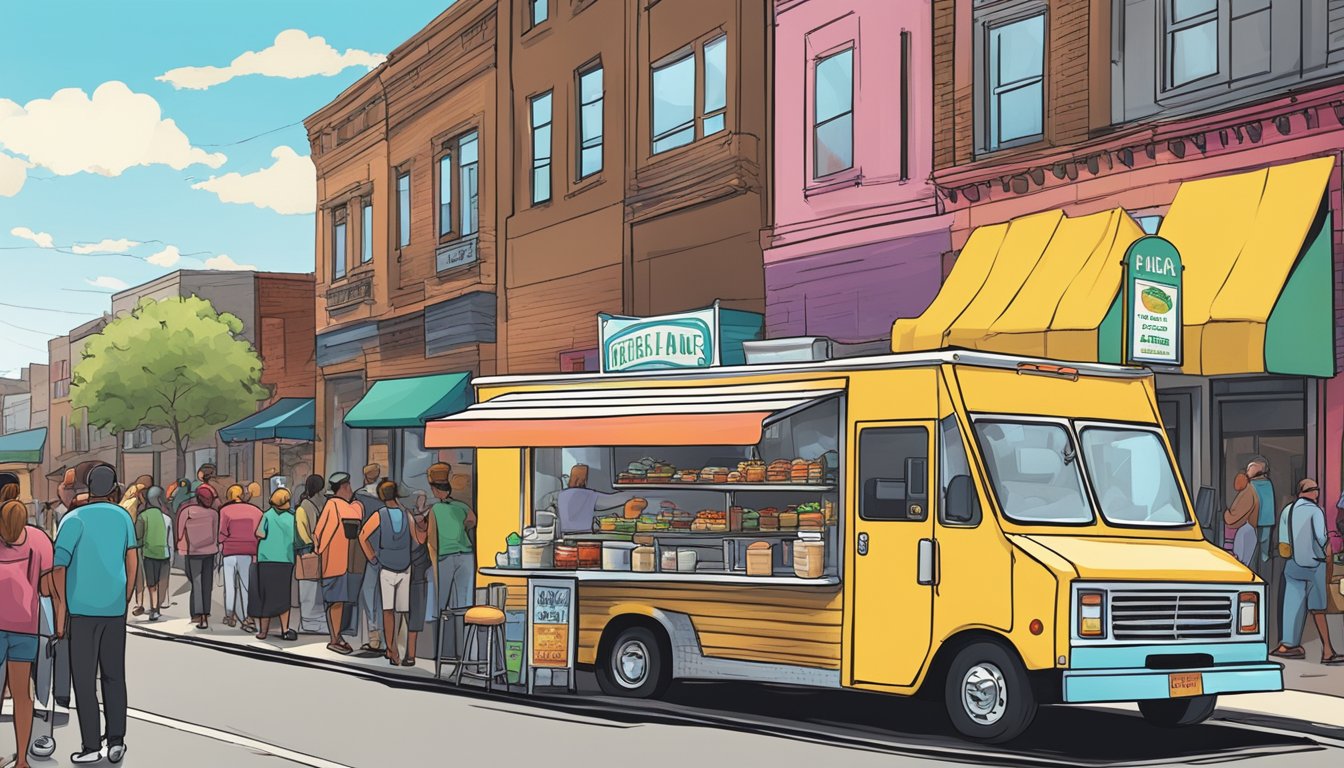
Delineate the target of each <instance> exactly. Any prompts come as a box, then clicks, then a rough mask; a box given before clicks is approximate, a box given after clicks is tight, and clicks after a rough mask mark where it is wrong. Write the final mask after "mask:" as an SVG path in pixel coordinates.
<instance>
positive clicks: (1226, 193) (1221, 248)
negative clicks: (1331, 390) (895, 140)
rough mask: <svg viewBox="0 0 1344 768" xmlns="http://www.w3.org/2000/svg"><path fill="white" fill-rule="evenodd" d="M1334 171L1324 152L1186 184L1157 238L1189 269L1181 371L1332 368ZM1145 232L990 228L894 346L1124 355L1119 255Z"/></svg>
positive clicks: (1112, 223) (1064, 219)
mask: <svg viewBox="0 0 1344 768" xmlns="http://www.w3.org/2000/svg"><path fill="white" fill-rule="evenodd" d="M1333 169H1334V159H1333V158H1331V157H1324V158H1317V159H1314V160H1307V161H1303V162H1299V163H1294V164H1290V165H1284V166H1277V167H1273V168H1268V169H1263V170H1258V171H1252V172H1249V173H1241V174H1236V175H1232V176H1225V177H1220V178H1214V179H1205V180H1199V181H1192V182H1186V183H1184V184H1182V185H1181V187H1180V189H1179V190H1178V192H1177V194H1176V199H1175V201H1174V202H1173V203H1172V205H1171V209H1170V212H1169V213H1168V215H1167V217H1166V219H1165V220H1164V221H1163V223H1162V229H1161V235H1162V236H1163V237H1165V238H1166V239H1168V240H1170V241H1171V242H1172V243H1173V244H1174V245H1175V246H1176V248H1177V249H1178V250H1179V251H1180V253H1181V257H1182V261H1183V263H1184V265H1185V274H1184V281H1183V282H1184V288H1183V290H1184V294H1183V296H1182V303H1183V305H1184V324H1185V331H1184V333H1185V337H1184V350H1185V361H1184V365H1183V367H1182V371H1183V372H1185V373H1189V374H1197V375H1221V374H1234V373H1263V372H1266V371H1268V372H1274V373H1293V374H1298V375H1333V371H1334V356H1333V347H1332V344H1333V317H1332V316H1331V315H1330V311H1331V306H1332V304H1333V300H1332V296H1331V294H1330V293H1329V286H1330V284H1331V281H1332V276H1331V268H1330V266H1329V264H1328V262H1329V237H1330V232H1329V231H1328V227H1327V228H1326V230H1325V231H1324V234H1323V235H1322V229H1321V226H1320V222H1319V221H1318V217H1320V216H1322V207H1321V203H1322V199H1323V197H1324V195H1325V192H1326V189H1327V185H1328V182H1329V178H1330V174H1331V173H1332V172H1333ZM1142 236H1143V231H1142V230H1141V228H1140V227H1139V225H1138V224H1137V223H1136V222H1135V221H1134V219H1133V218H1131V217H1130V216H1129V214H1127V213H1126V212H1125V211H1124V210H1122V209H1118V208H1117V209H1115V210H1111V211H1104V212H1102V213H1097V214H1092V215H1090V216H1080V217H1076V218H1073V217H1069V216H1066V215H1064V214H1063V213H1061V212H1059V211H1049V212H1046V213H1039V214H1034V215H1031V216H1025V217H1022V218H1019V219H1015V220H1013V221H1011V222H1009V223H1007V224H994V225H988V226H983V227H980V228H978V229H976V230H975V231H974V232H972V233H971V236H970V238H969V239H968V240H967V241H966V245H965V247H964V248H963V249H962V251H961V254H960V256H959V257H958V258H957V262H956V265H955V266H954V267H953V269H952V273H951V274H950V275H949V276H948V279H947V282H946V283H945V284H944V286H943V288H942V290H940V291H939V293H938V296H937V297H936V298H935V299H934V301H933V303H932V304H931V305H930V306H929V308H928V310H926V311H925V312H924V314H923V315H921V316H919V317H917V318H902V319H898V320H897V321H896V323H895V324H894V325H893V327H892V349H893V351H895V352H912V351H918V350H929V349H938V348H943V347H963V348H970V349H982V350H986V351H994V352H1004V353H1008V354H1018V355H1025V356H1039V357H1048V358H1055V359H1059V360H1076V361H1102V362H1118V361H1119V358H1120V355H1121V352H1122V349H1121V347H1122V344H1123V341H1122V339H1121V338H1120V334H1121V318H1120V316H1119V312H1118V310H1119V295H1120V289H1121V280H1122V277H1123V272H1124V270H1123V267H1122V260H1123V257H1124V254H1125V251H1126V250H1127V249H1128V248H1129V246H1130V245H1132V244H1133V243H1134V241H1135V240H1137V239H1139V238H1140V237H1142ZM1271 320H1273V321H1274V322H1271ZM1267 338H1268V339H1269V343H1268V344H1267Z"/></svg>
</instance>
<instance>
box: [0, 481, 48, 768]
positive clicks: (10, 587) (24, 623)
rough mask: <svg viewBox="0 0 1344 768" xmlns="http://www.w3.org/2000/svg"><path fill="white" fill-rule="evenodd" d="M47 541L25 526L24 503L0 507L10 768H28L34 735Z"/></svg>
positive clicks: (0, 645) (1, 643)
mask: <svg viewBox="0 0 1344 768" xmlns="http://www.w3.org/2000/svg"><path fill="white" fill-rule="evenodd" d="M53 556H54V552H53V547H52V543H51V539H49V538H47V534H46V533H45V532H44V531H43V530H42V529H41V528H38V527H36V526H32V525H28V509H27V508H26V507H24V505H23V503H22V502H18V501H13V500H11V501H6V502H5V503H4V505H3V506H0V594H3V595H4V596H5V599H4V600H0V660H3V662H4V664H5V672H6V675H7V677H8V679H9V680H12V681H15V684H14V685H10V686H9V688H10V694H11V696H12V698H13V700H14V739H15V744H17V745H18V749H17V750H16V752H15V755H14V759H15V761H16V762H15V763H14V766H15V767H16V768H28V765H29V763H28V742H29V741H30V740H31V738H32V734H33V697H32V694H31V693H30V692H29V687H28V680H29V678H30V677H31V676H32V674H33V663H34V662H35V661H37V648H38V637H37V633H38V624H39V620H40V617H41V604H40V595H41V593H42V591H43V590H42V588H41V587H42V582H43V577H44V576H46V575H47V574H49V573H50V572H51V568H52V558H53Z"/></svg>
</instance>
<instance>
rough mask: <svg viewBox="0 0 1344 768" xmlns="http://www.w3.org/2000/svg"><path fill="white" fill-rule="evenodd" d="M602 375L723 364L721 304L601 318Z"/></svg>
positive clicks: (598, 322) (599, 318) (601, 315)
mask: <svg viewBox="0 0 1344 768" xmlns="http://www.w3.org/2000/svg"><path fill="white" fill-rule="evenodd" d="M597 324H598V336H599V338H600V339H601V341H602V350H601V353H602V361H601V362H602V372H603V373H619V372H622V371H646V370H656V369H667V368H709V367H711V366H715V365H718V364H719V345H718V334H719V305H718V303H717V302H715V304H714V306H712V307H710V308H708V309H701V310H696V311H694V312H683V313H681V314H676V315H663V316H661V317H623V316H620V315H605V314H600V315H598V316H597Z"/></svg>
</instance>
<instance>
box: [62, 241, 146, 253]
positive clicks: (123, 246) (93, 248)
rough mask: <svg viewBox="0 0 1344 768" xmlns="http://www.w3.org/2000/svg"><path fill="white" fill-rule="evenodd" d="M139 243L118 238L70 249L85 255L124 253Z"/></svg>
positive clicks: (80, 244) (83, 244)
mask: <svg viewBox="0 0 1344 768" xmlns="http://www.w3.org/2000/svg"><path fill="white" fill-rule="evenodd" d="M139 244H140V243H138V242H136V241H134V240H127V239H126V238H124V237H123V238H120V239H118V240H106V239H105V240H100V241H98V242H96V243H78V244H76V245H74V246H72V247H71V248H70V250H72V251H74V252H75V253H78V254H81V255H83V254H87V253H125V252H126V251H128V250H130V249H131V248H134V247H135V246H137V245H139Z"/></svg>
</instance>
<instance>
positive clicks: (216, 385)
mask: <svg viewBox="0 0 1344 768" xmlns="http://www.w3.org/2000/svg"><path fill="white" fill-rule="evenodd" d="M242 332H243V322H242V321H241V320H239V319H238V318H237V317H235V316H234V315H231V314H229V313H227V312H225V313H219V312H216V311H215V308H214V306H212V305H211V304H210V302H209V301H207V300H205V299H202V298H199V297H197V296H191V297H187V298H168V299H162V300H155V299H144V300H142V301H141V302H140V304H139V305H138V306H136V308H135V309H134V310H133V311H132V312H131V313H130V314H129V315H125V316H122V317H119V318H117V319H116V320H113V321H112V322H110V323H108V325H107V327H106V328H104V329H103V331H102V332H101V333H99V334H96V335H94V336H92V337H90V338H89V340H88V342H87V343H86V344H85V346H84V349H83V352H82V353H81V359H80V361H79V363H78V365H76V366H75V370H74V371H73V375H72V377H71V384H70V401H71V405H72V406H73V407H75V408H85V409H88V422H89V423H90V424H92V425H93V426H95V427H98V428H100V429H106V430H109V431H111V432H113V433H117V434H120V433H122V432H127V431H130V430H134V429H137V428H140V427H150V428H154V429H165V430H169V431H170V432H171V433H172V436H173V447H174V448H175V450H176V453H177V476H178V477H181V476H182V473H183V472H184V471H185V470H186V453H187V447H188V446H189V445H190V444H192V443H193V442H194V441H202V440H203V439H204V438H206V437H207V436H210V435H213V434H214V433H215V431H216V430H218V429H219V428H220V427H223V426H226V425H228V424H230V423H232V422H234V421H237V420H239V419H241V418H243V417H245V416H247V415H248V414H251V413H254V412H255V411H256V409H257V403H258V402H259V401H261V400H265V399H266V398H267V397H268V396H269V395H268V393H267V391H266V388H265V387H264V386H262V383H261V359H260V358H259V357H258V356H257V353H256V351H255V350H254V349H253V348H252V345H251V344H249V343H248V342H247V340H246V339H244V338H243V337H242Z"/></svg>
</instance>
